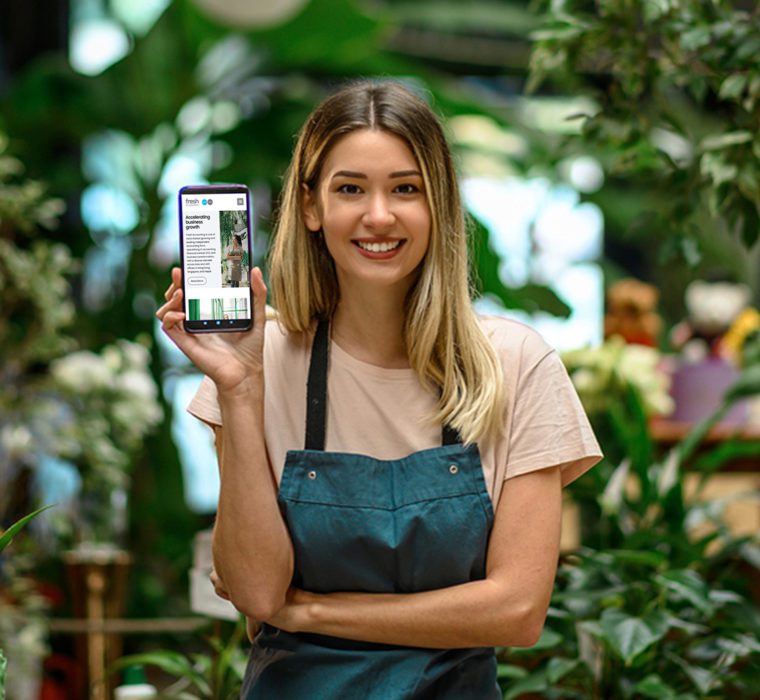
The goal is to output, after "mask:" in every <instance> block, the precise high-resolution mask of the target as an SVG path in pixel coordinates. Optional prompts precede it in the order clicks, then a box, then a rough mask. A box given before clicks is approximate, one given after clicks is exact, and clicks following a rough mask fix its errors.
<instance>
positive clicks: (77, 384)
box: [50, 350, 114, 394]
mask: <svg viewBox="0 0 760 700" xmlns="http://www.w3.org/2000/svg"><path fill="white" fill-rule="evenodd" d="M50 371H51V374H52V375H53V378H54V379H55V380H56V381H57V382H58V383H59V384H60V385H62V386H63V387H64V388H66V389H69V390H71V391H75V392H77V393H80V394H84V393H87V392H90V391H92V390H94V389H106V388H108V387H109V386H111V385H112V384H113V379H114V376H113V373H112V372H111V370H110V369H109V368H108V365H107V364H106V362H105V361H104V360H103V358H102V357H101V356H100V355H96V354H95V353H94V352H90V351H89V350H79V351H77V352H72V353H70V354H68V355H66V356H64V357H62V358H60V359H58V360H55V361H54V362H52V363H51V365H50Z"/></svg>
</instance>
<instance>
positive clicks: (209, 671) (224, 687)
mask: <svg viewBox="0 0 760 700" xmlns="http://www.w3.org/2000/svg"><path fill="white" fill-rule="evenodd" d="M222 638H224V639H225V640H226V641H224V642H222V641H221V639H222ZM244 638H245V620H244V619H241V620H240V621H239V622H238V623H236V624H235V627H234V629H233V631H232V634H229V635H226V636H225V637H222V636H221V635H213V636H207V637H205V641H206V643H207V644H208V646H210V652H209V653H205V654H201V653H191V654H182V653H179V652H176V651H170V650H159V651H149V652H145V653H142V654H132V655H130V656H124V657H122V658H121V659H119V660H118V661H117V662H116V663H115V664H114V665H113V667H112V668H111V669H110V672H111V673H115V672H116V671H118V670H120V669H123V668H126V667H128V666H133V665H143V666H156V667H158V668H160V669H161V670H162V671H164V672H165V673H168V674H170V675H172V676H174V677H175V678H177V679H178V682H177V683H175V684H174V685H172V686H171V687H170V688H167V689H166V690H164V691H162V695H161V697H166V698H176V700H201V699H202V700H233V699H234V700H237V698H238V697H240V688H241V686H242V683H243V675H244V674H245V666H246V660H247V656H246V652H245V650H244V649H243V646H242V644H243V640H244Z"/></svg>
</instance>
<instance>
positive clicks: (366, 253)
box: [351, 238, 406, 260]
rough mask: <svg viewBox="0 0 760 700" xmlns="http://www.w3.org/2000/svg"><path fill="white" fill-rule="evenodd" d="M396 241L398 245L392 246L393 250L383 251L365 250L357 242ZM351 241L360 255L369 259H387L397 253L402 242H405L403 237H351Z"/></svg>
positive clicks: (402, 244) (401, 246)
mask: <svg viewBox="0 0 760 700" xmlns="http://www.w3.org/2000/svg"><path fill="white" fill-rule="evenodd" d="M396 242H398V243H399V245H398V246H397V247H396V248H394V249H393V250H387V251H385V252H382V253H380V252H378V253H374V252H372V251H371V250H365V249H364V248H362V247H361V246H360V245H359V243H396ZM351 243H353V244H354V246H355V247H356V250H358V251H359V253H360V254H361V255H363V256H364V257H365V258H369V259H370V260H389V259H390V258H393V257H395V256H396V255H398V253H399V251H400V250H401V249H402V248H403V247H404V244H405V243H406V239H405V238H354V239H352V241H351Z"/></svg>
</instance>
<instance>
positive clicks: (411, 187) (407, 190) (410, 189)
mask: <svg viewBox="0 0 760 700" xmlns="http://www.w3.org/2000/svg"><path fill="white" fill-rule="evenodd" d="M395 191H396V192H398V193H399V194H417V192H419V191H420V188H419V187H417V185H415V184H413V183H411V182H405V183H403V184H402V185H396V188H395Z"/></svg>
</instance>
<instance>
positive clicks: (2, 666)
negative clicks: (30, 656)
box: [0, 504, 53, 700]
mask: <svg viewBox="0 0 760 700" xmlns="http://www.w3.org/2000/svg"><path fill="white" fill-rule="evenodd" d="M52 507H53V505H52V504H51V505H47V506H43V507H42V508H38V509H37V510H35V511H34V512H33V513H29V514H28V515H25V516H24V517H23V518H21V519H20V520H17V521H16V522H15V523H13V524H12V525H11V526H10V527H9V528H8V529H7V530H5V531H4V532H3V533H2V535H0V553H2V552H3V550H5V548H6V547H7V546H8V545H9V544H10V543H11V542H12V541H13V538H14V537H15V536H16V535H17V534H18V533H19V532H20V531H21V530H22V529H23V528H24V527H25V526H26V525H27V523H29V521H31V520H32V519H33V518H36V517H37V516H38V515H39V514H40V513H42V512H43V511H46V510H47V509H48V508H52ZM7 668H8V660H7V659H6V658H5V655H4V654H3V650H2V649H0V700H5V677H6V670H7Z"/></svg>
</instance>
